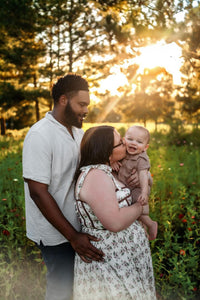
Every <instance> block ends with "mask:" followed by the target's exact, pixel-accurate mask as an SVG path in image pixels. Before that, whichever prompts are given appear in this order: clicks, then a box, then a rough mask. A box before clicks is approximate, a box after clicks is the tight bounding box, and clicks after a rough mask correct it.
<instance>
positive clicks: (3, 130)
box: [0, 117, 6, 135]
mask: <svg viewBox="0 0 200 300" xmlns="http://www.w3.org/2000/svg"><path fill="white" fill-rule="evenodd" d="M0 124H1V135H5V134H6V122H5V118H3V117H1V118H0Z"/></svg>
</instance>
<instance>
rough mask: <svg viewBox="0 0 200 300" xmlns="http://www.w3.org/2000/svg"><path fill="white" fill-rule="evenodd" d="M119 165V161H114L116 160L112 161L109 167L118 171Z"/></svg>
mask: <svg viewBox="0 0 200 300" xmlns="http://www.w3.org/2000/svg"><path fill="white" fill-rule="evenodd" d="M121 165H122V164H121V163H120V162H119V161H116V162H114V163H112V164H111V168H112V170H113V171H116V172H118V171H119V169H120V167H121Z"/></svg>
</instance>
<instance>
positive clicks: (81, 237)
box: [70, 232, 104, 263]
mask: <svg viewBox="0 0 200 300" xmlns="http://www.w3.org/2000/svg"><path fill="white" fill-rule="evenodd" d="M90 241H96V242H98V241H99V239H98V238H96V237H94V236H92V235H90V234H86V233H79V232H77V233H76V234H75V235H74V237H73V239H71V240H70V243H71V245H72V247H73V248H74V250H75V251H76V252H77V253H78V255H79V256H80V257H81V259H82V260H83V261H84V262H86V263H91V261H92V260H96V261H102V260H103V257H104V253H103V252H102V251H101V250H99V249H97V248H96V247H94V246H93V245H92V244H91V243H90Z"/></svg>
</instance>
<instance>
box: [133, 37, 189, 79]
mask: <svg viewBox="0 0 200 300" xmlns="http://www.w3.org/2000/svg"><path fill="white" fill-rule="evenodd" d="M140 52H141V55H140V56H138V57H137V58H136V59H135V62H136V63H137V64H138V65H139V69H138V73H142V72H143V71H144V69H145V68H148V69H153V68H155V67H163V68H165V69H166V71H167V72H169V73H170V74H172V76H173V81H174V84H177V85H179V84H181V75H182V74H181V72H180V68H181V66H182V64H183V59H182V57H181V55H182V50H181V48H180V47H179V46H178V45H177V44H176V43H170V44H165V43H164V42H163V41H160V42H158V43H156V44H155V45H150V46H147V47H144V48H141V49H140Z"/></svg>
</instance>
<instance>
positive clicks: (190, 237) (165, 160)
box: [148, 133, 200, 299]
mask: <svg viewBox="0 0 200 300" xmlns="http://www.w3.org/2000/svg"><path fill="white" fill-rule="evenodd" d="M190 138H191V140H192V138H193V134H191V133H190ZM194 139H195V134H194ZM163 142H164V143H163ZM148 153H149V156H150V159H151V166H152V167H151V172H152V176H153V179H154V183H153V188H152V192H151V196H150V207H151V209H150V210H151V215H152V218H153V219H155V220H157V221H158V224H159V231H158V237H157V239H156V240H155V241H153V242H152V243H151V246H152V253H153V254H152V256H153V262H154V270H155V277H156V285H157V291H158V294H159V295H161V297H162V299H199V296H200V290H199V285H200V269H199V261H200V257H199V256H200V253H199V246H200V230H199V222H200V214H199V211H198V208H199V206H200V193H199V188H200V184H199V179H198V178H199V176H200V154H199V151H198V147H195V146H194V145H190V144H188V143H187V142H185V143H183V144H181V146H180V147H178V148H177V147H176V146H167V142H166V141H165V139H164V138H163V136H161V137H160V139H159V136H158V135H157V136H156V138H155V137H154V136H153V137H152V142H151V145H150V148H149V150H148Z"/></svg>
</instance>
